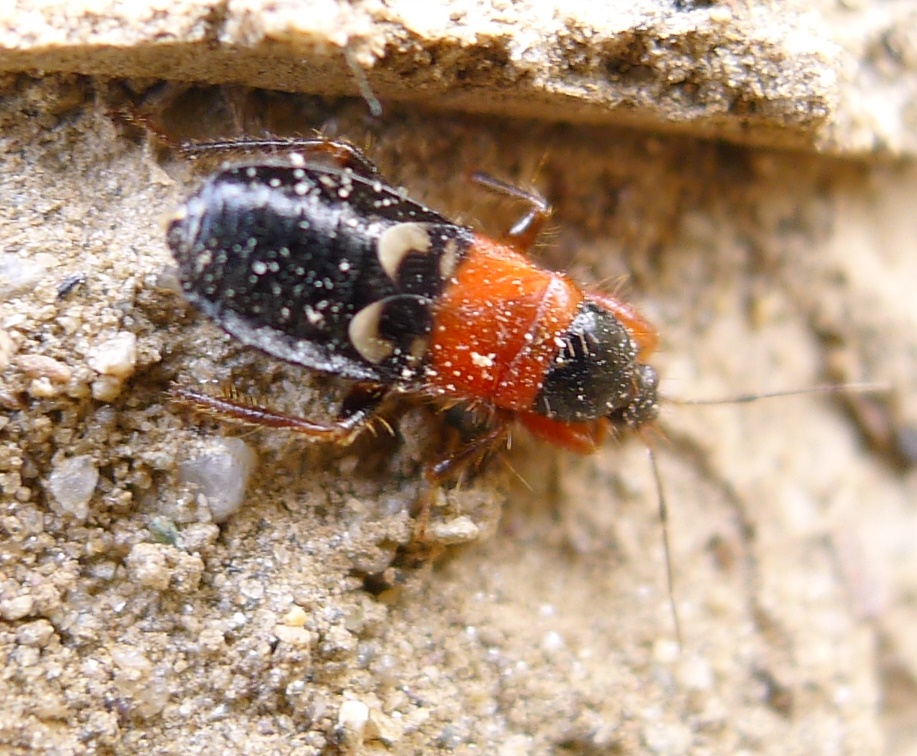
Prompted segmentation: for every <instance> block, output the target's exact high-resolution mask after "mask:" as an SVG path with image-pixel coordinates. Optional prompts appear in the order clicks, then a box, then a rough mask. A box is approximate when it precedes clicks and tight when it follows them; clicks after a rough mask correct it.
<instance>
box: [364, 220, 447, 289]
mask: <svg viewBox="0 0 917 756" xmlns="http://www.w3.org/2000/svg"><path fill="white" fill-rule="evenodd" d="M432 244H433V242H432V241H431V240H430V234H429V233H427V229H426V228H424V226H423V224H422V223H398V224H396V225H394V226H390V227H389V228H387V229H385V231H383V232H382V235H381V236H380V237H379V243H378V246H377V247H376V254H377V255H378V256H379V264H380V265H381V266H382V270H384V271H385V274H386V275H387V276H388V277H389V278H391V279H392V280H393V281H397V280H398V269H399V268H400V267H401V263H402V262H404V258H405V257H407V256H408V255H409V254H411V253H412V252H421V253H423V252H429V251H430V247H431V246H432Z"/></svg>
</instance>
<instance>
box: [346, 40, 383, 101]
mask: <svg viewBox="0 0 917 756" xmlns="http://www.w3.org/2000/svg"><path fill="white" fill-rule="evenodd" d="M344 60H346V61H347V66H348V67H349V68H350V72H351V73H352V74H353V78H354V79H356V81H357V89H359V90H360V97H362V98H363V101H364V102H365V103H366V107H368V108H369V114H370V115H371V116H372V117H373V118H378V117H379V116H381V115H382V103H381V102H379V98H378V97H376V93H375V92H373V88H372V87H371V86H370V84H369V77H368V76H367V75H366V71H364V70H363V69H362V68H361V67H360V64H359V63H358V62H357V58H356V56H355V55H354V54H353V52H352V51H351V49H350V48H349V47H345V48H344Z"/></svg>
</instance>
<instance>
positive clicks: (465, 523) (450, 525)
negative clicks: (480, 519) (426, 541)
mask: <svg viewBox="0 0 917 756" xmlns="http://www.w3.org/2000/svg"><path fill="white" fill-rule="evenodd" d="M428 535H429V537H430V540H431V541H434V542H435V543H441V544H443V545H444V546H457V545H458V544H461V543H470V542H471V541H476V540H477V539H478V538H479V537H480V535H481V529H480V528H479V527H478V526H477V525H475V523H474V521H473V520H472V519H471V518H470V517H465V516H462V517H456V518H455V519H454V520H449V521H448V522H438V523H435V524H434V525H432V526H430V529H429V533H428Z"/></svg>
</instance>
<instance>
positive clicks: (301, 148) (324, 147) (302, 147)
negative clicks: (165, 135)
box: [156, 133, 379, 178]
mask: <svg viewBox="0 0 917 756" xmlns="http://www.w3.org/2000/svg"><path fill="white" fill-rule="evenodd" d="M156 136H157V137H158V136H159V133H156ZM180 149H181V152H182V153H183V154H184V155H187V156H189V157H202V156H207V155H219V154H221V153H227V152H230V153H231V152H237V153H238V152H241V153H243V154H247V153H260V154H262V155H263V154H264V153H268V154H271V153H274V154H277V153H287V152H296V153H300V154H304V155H312V156H320V157H323V158H326V159H328V160H329V162H330V163H331V164H332V165H334V166H337V167H339V168H342V169H346V168H349V169H350V170H352V171H353V172H354V173H356V174H359V175H360V176H364V177H367V178H372V177H377V176H378V175H379V169H378V168H376V166H375V164H373V162H372V161H371V160H370V159H369V158H368V157H366V155H364V154H363V153H362V152H361V151H360V150H359V149H358V148H356V147H355V146H354V145H352V144H350V143H348V142H341V141H338V140H336V139H326V138H324V137H290V138H285V137H265V138H263V139H252V138H250V137H241V138H239V139H219V140H214V141H212V142H183V143H182V144H181V148H180Z"/></svg>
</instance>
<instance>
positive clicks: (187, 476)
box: [178, 438, 258, 523]
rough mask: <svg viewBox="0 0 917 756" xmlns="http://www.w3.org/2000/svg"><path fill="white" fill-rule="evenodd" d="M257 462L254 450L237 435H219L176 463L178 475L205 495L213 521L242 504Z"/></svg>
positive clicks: (223, 518)
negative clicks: (206, 445)
mask: <svg viewBox="0 0 917 756" xmlns="http://www.w3.org/2000/svg"><path fill="white" fill-rule="evenodd" d="M257 461H258V460H257V457H256V456H255V452H254V451H253V450H252V448H251V447H250V446H249V445H248V444H246V443H245V442H244V441H243V440H242V439H241V438H219V439H215V440H213V441H212V442H211V443H210V445H209V446H208V448H206V449H205V450H203V451H202V452H200V453H199V454H198V455H197V456H196V457H193V458H192V459H189V460H186V461H185V462H182V463H181V464H179V466H178V477H179V480H181V481H182V482H183V483H191V484H193V485H195V486H197V489H198V491H200V493H202V494H203V495H204V496H205V497H206V499H207V506H208V508H209V509H210V515H211V517H212V518H213V521H214V522H217V523H219V522H225V521H226V520H228V519H229V518H230V517H231V516H232V515H233V514H235V512H237V511H238V509H239V507H241V506H242V502H243V501H244V500H245V491H246V489H247V488H248V481H249V478H250V477H251V474H252V472H254V469H255V465H256V464H257Z"/></svg>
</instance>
